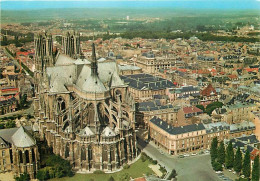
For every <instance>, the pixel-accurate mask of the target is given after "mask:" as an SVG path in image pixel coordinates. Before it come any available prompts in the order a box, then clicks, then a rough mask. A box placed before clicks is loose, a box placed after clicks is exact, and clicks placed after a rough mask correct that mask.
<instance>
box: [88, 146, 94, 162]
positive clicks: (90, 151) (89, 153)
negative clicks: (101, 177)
mask: <svg viewBox="0 0 260 181" xmlns="http://www.w3.org/2000/svg"><path fill="white" fill-rule="evenodd" d="M92 154H93V152H92V149H91V147H88V159H89V161H91V160H92V159H93V156H92Z"/></svg>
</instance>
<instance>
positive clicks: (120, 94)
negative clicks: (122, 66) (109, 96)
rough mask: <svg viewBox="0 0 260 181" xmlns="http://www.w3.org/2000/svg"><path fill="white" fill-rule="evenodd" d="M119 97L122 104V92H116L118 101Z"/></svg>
mask: <svg viewBox="0 0 260 181" xmlns="http://www.w3.org/2000/svg"><path fill="white" fill-rule="evenodd" d="M118 96H119V99H120V102H122V93H121V91H120V90H116V97H115V99H116V100H117V97H118Z"/></svg>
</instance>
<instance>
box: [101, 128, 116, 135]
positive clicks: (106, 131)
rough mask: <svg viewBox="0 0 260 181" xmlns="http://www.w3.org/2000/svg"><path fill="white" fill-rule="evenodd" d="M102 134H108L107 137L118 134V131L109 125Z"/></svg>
mask: <svg viewBox="0 0 260 181" xmlns="http://www.w3.org/2000/svg"><path fill="white" fill-rule="evenodd" d="M102 136H106V137H110V136H116V133H115V132H114V131H113V130H112V129H111V128H110V127H108V126H107V127H106V128H105V129H104V130H103V132H102Z"/></svg>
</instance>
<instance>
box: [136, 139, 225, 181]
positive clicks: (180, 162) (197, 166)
mask: <svg viewBox="0 0 260 181" xmlns="http://www.w3.org/2000/svg"><path fill="white" fill-rule="evenodd" d="M138 141H139V145H138V146H139V148H141V149H142V150H143V151H144V152H145V153H146V154H147V155H148V156H150V157H151V158H153V159H156V160H157V161H158V163H159V164H160V165H162V166H165V168H166V169H167V171H169V172H170V171H171V170H172V169H175V170H176V172H177V180H178V181H220V179H219V178H218V176H217V174H216V173H215V172H214V171H213V169H212V167H211V163H210V155H197V156H191V157H187V158H177V157H176V156H171V155H169V154H167V153H164V154H161V153H160V152H159V151H158V149H157V148H156V147H155V146H154V145H152V144H146V143H145V142H144V141H142V140H140V139H139V140H138Z"/></svg>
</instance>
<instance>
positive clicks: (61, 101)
mask: <svg viewBox="0 0 260 181" xmlns="http://www.w3.org/2000/svg"><path fill="white" fill-rule="evenodd" d="M57 103H58V110H59V111H60V112H61V111H64V110H65V109H66V104H65V101H64V99H63V98H62V97H58V99H57Z"/></svg>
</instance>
